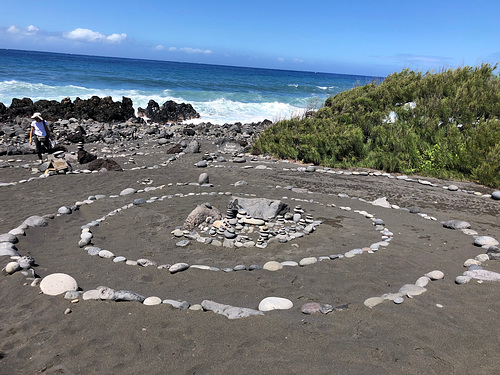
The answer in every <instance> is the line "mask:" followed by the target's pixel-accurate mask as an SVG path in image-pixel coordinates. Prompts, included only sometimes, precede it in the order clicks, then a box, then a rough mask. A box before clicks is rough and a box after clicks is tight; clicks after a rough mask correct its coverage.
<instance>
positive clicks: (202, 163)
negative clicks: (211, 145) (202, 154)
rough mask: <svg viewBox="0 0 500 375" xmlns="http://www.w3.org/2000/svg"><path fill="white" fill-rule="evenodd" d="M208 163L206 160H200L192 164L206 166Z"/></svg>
mask: <svg viewBox="0 0 500 375" xmlns="http://www.w3.org/2000/svg"><path fill="white" fill-rule="evenodd" d="M207 165H208V163H207V161H206V160H201V161H199V162H198V163H196V164H195V165H194V166H195V167H198V168H206V167H207Z"/></svg>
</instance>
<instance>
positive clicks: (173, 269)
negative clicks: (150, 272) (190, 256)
mask: <svg viewBox="0 0 500 375" xmlns="http://www.w3.org/2000/svg"><path fill="white" fill-rule="evenodd" d="M188 268H189V264H187V263H175V264H172V266H171V267H170V268H169V269H168V270H169V271H170V273H176V272H181V271H184V270H187V269H188Z"/></svg>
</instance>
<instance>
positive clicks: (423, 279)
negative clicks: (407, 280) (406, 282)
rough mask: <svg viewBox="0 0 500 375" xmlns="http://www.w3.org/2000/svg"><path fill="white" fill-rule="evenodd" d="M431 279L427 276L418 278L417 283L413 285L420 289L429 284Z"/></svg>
mask: <svg viewBox="0 0 500 375" xmlns="http://www.w3.org/2000/svg"><path fill="white" fill-rule="evenodd" d="M429 281H431V279H430V278H429V277H428V276H422V277H419V278H418V280H417V281H415V285H417V286H421V287H422V288H423V287H425V286H426V285H427V284H429Z"/></svg>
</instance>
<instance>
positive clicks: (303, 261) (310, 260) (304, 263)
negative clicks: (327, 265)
mask: <svg viewBox="0 0 500 375" xmlns="http://www.w3.org/2000/svg"><path fill="white" fill-rule="evenodd" d="M317 261H318V258H316V257H308V258H303V259H301V260H300V262H299V265H300V266H302V267H303V266H309V265H311V264H314V263H316V262H317Z"/></svg>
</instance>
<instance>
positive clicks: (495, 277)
mask: <svg viewBox="0 0 500 375" xmlns="http://www.w3.org/2000/svg"><path fill="white" fill-rule="evenodd" d="M463 275H464V276H469V277H471V278H473V279H477V280H484V281H500V273H497V272H493V271H487V270H474V271H465V272H464V274H463Z"/></svg>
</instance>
